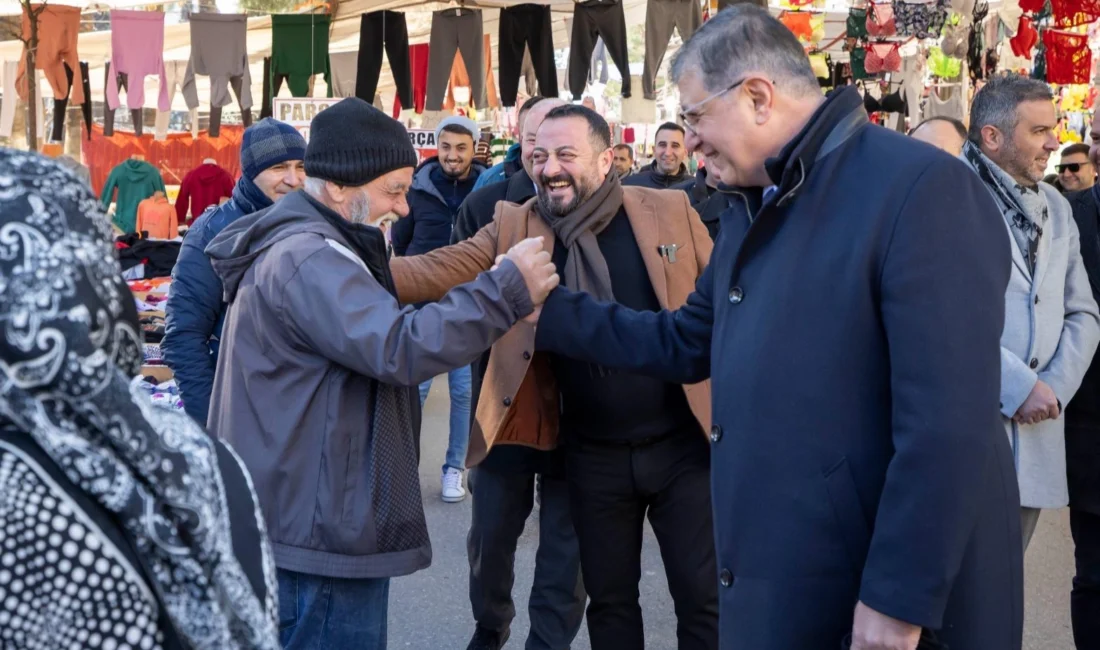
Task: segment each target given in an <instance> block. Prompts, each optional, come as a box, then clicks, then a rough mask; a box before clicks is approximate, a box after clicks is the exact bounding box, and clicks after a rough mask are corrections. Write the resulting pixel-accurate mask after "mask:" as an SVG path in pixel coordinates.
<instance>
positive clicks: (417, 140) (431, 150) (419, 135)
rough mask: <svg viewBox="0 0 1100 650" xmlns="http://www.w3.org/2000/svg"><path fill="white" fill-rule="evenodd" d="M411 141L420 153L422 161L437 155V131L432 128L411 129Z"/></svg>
mask: <svg viewBox="0 0 1100 650" xmlns="http://www.w3.org/2000/svg"><path fill="white" fill-rule="evenodd" d="M409 142H411V143H412V146H413V149H416V153H417V154H419V155H420V162H424V161H425V160H427V159H428V158H431V157H432V156H434V155H436V147H437V145H436V143H435V131H434V130H431V129H409Z"/></svg>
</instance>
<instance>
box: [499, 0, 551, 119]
mask: <svg viewBox="0 0 1100 650" xmlns="http://www.w3.org/2000/svg"><path fill="white" fill-rule="evenodd" d="M551 21H552V18H551V16H550V7H549V6H548V5H536V4H522V5H516V6H514V7H506V8H504V9H501V10H500V34H499V38H498V40H497V56H498V57H500V100H501V103H503V104H504V105H505V106H515V105H516V95H518V94H519V78H520V74H521V73H522V66H523V62H524V61H530V64H531V67H532V72H533V73H534V76H535V78H536V79H537V80H538V85H539V90H538V93H539V94H540V95H542V96H543V97H557V96H558V73H557V68H556V66H555V63H554V34H553V29H552V27H551ZM528 94H534V93H533V92H532V91H531V90H530V77H528Z"/></svg>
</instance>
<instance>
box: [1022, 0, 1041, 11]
mask: <svg viewBox="0 0 1100 650" xmlns="http://www.w3.org/2000/svg"><path fill="white" fill-rule="evenodd" d="M1045 4H1046V0H1020V9H1023V10H1024V13H1028V14H1037V13H1039V12H1040V11H1042V10H1043V5H1045Z"/></svg>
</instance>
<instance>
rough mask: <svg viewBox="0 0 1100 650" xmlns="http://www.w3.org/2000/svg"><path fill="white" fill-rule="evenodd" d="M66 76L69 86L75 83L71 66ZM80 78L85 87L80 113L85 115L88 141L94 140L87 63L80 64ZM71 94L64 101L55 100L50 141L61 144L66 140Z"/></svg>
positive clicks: (67, 66)
mask: <svg viewBox="0 0 1100 650" xmlns="http://www.w3.org/2000/svg"><path fill="white" fill-rule="evenodd" d="M65 76H66V77H68V79H69V85H70V86H71V85H72V83H73V69H72V68H70V67H69V64H68V63H66V64H65ZM80 76H81V80H82V82H83V83H82V85H83V86H84V97H85V100H84V103H83V104H80V105H79V106H80V112H81V113H83V114H84V130H85V132H86V133H87V135H88V139H89V140H91V139H92V88H91V85H90V84H89V83H88V63H87V62H85V61H81V62H80ZM71 95H72V93H69V95H68V96H66V97H65V98H64V99H55V100H53V134H52V135H51V137H50V139H51V140H53V141H54V142H61V141H62V140H64V139H65V109H66V108H67V107H68V106H69V96H71Z"/></svg>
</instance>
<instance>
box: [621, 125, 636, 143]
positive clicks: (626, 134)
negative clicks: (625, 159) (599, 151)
mask: <svg viewBox="0 0 1100 650" xmlns="http://www.w3.org/2000/svg"><path fill="white" fill-rule="evenodd" d="M623 144H634V127H632V126H628V127H626V128H625V129H623Z"/></svg>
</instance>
